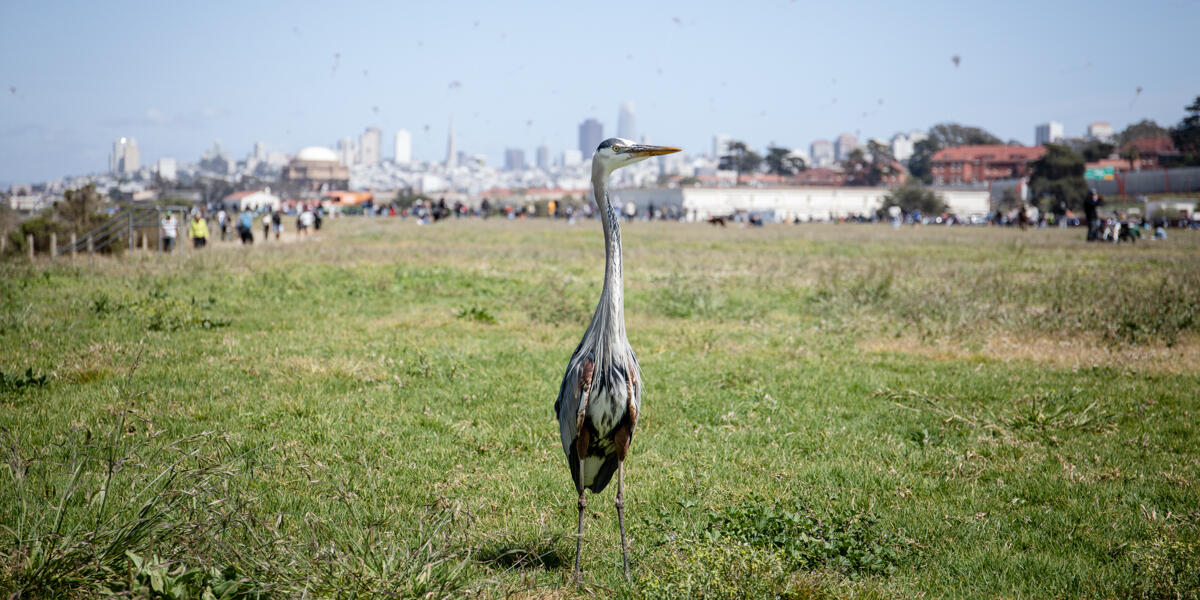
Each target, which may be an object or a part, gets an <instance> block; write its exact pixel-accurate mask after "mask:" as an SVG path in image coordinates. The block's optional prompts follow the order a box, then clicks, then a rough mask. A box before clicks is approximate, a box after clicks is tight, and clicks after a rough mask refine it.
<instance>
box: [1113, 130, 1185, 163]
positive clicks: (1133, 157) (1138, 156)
mask: <svg viewBox="0 0 1200 600" xmlns="http://www.w3.org/2000/svg"><path fill="white" fill-rule="evenodd" d="M1135 150H1136V151H1135ZM1121 156H1128V157H1130V158H1129V163H1130V164H1132V165H1133V169H1134V170H1135V171H1141V170H1142V169H1161V168H1162V159H1164V158H1176V157H1178V156H1179V149H1178V148H1176V147H1175V142H1173V141H1171V138H1169V137H1167V136H1165V135H1163V136H1159V137H1148V138H1141V139H1137V140H1133V141H1132V142H1129V143H1128V144H1125V145H1124V146H1121Z"/></svg>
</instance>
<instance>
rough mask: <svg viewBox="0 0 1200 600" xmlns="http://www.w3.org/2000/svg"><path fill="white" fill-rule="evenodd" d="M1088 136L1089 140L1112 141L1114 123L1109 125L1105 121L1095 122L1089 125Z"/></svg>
mask: <svg viewBox="0 0 1200 600" xmlns="http://www.w3.org/2000/svg"><path fill="white" fill-rule="evenodd" d="M1087 137H1088V139H1089V140H1096V141H1100V142H1111V141H1112V139H1113V128H1112V125H1109V124H1108V123H1105V122H1104V121H1096V122H1095V123H1092V124H1090V125H1088V131H1087Z"/></svg>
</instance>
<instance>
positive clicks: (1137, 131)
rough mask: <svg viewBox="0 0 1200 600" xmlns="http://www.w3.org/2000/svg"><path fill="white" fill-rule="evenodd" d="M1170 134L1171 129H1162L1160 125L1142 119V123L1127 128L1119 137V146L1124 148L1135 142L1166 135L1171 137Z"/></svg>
mask: <svg viewBox="0 0 1200 600" xmlns="http://www.w3.org/2000/svg"><path fill="white" fill-rule="evenodd" d="M1170 133H1171V132H1170V130H1169V129H1167V128H1165V127H1162V126H1161V125H1159V124H1158V123H1155V122H1154V121H1151V120H1150V119H1142V120H1141V121H1138V122H1137V123H1134V124H1132V125H1130V126H1129V127H1126V128H1125V131H1122V132H1121V133H1120V134H1118V135H1117V146H1118V147H1120V146H1124V145H1125V144H1128V143H1129V142H1132V141H1133V140H1140V139H1142V138H1156V137H1162V136H1164V135H1169V134H1170Z"/></svg>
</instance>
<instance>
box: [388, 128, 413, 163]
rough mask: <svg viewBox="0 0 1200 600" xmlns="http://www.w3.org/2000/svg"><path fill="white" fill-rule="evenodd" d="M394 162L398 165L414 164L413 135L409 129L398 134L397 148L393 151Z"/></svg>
mask: <svg viewBox="0 0 1200 600" xmlns="http://www.w3.org/2000/svg"><path fill="white" fill-rule="evenodd" d="M393 151H394V154H393V155H392V160H393V162H395V163H396V164H398V165H407V164H408V163H410V162H412V134H411V133H409V132H408V130H407V129H401V130H399V131H397V132H396V146H395V148H394V149H393Z"/></svg>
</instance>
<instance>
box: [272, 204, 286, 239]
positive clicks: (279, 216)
mask: <svg viewBox="0 0 1200 600" xmlns="http://www.w3.org/2000/svg"><path fill="white" fill-rule="evenodd" d="M271 228H272V229H274V230H275V241H279V236H280V234H282V233H283V211H282V210H281V209H278V208H277V209H275V212H273V213H271Z"/></svg>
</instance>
